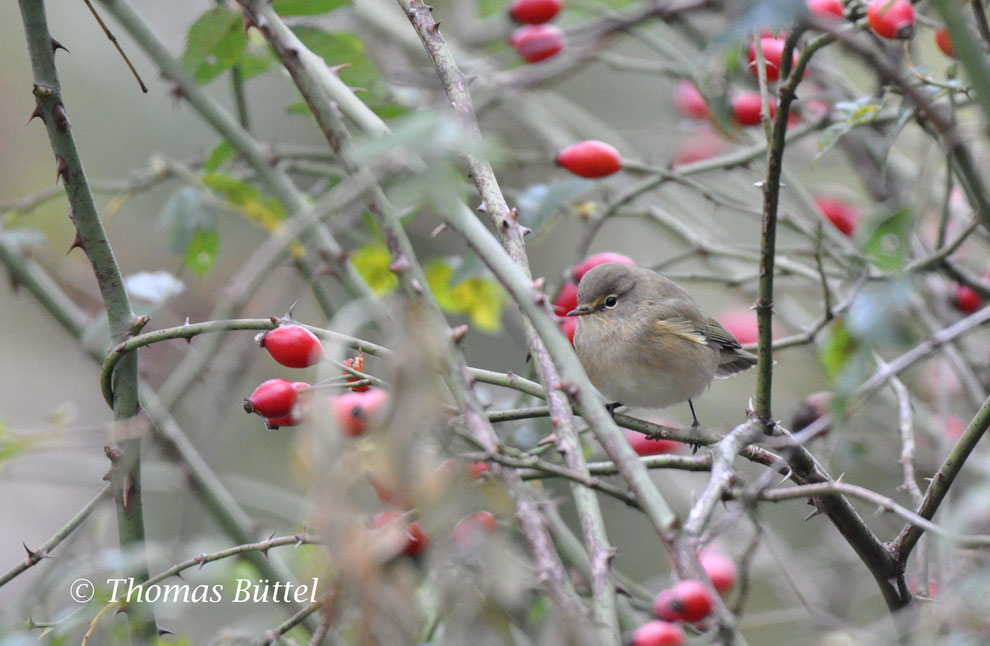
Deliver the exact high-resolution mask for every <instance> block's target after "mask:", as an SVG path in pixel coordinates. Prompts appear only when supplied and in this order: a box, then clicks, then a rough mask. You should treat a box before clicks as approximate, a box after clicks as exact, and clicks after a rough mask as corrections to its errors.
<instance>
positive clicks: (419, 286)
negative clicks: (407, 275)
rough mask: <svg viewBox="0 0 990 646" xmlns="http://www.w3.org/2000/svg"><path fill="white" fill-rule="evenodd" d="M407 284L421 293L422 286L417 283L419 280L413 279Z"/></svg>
mask: <svg viewBox="0 0 990 646" xmlns="http://www.w3.org/2000/svg"><path fill="white" fill-rule="evenodd" d="M409 285H410V287H412V289H413V291H414V292H416V293H417V294H422V293H423V286H422V285H420V284H419V281H418V280H416V279H413V280H412V281H411V282H410V283H409Z"/></svg>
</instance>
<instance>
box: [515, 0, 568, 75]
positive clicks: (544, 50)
mask: <svg viewBox="0 0 990 646" xmlns="http://www.w3.org/2000/svg"><path fill="white" fill-rule="evenodd" d="M563 6H564V3H563V2H562V0H514V1H513V3H512V4H511V5H510V6H509V16H511V17H512V19H513V20H515V21H516V22H519V23H522V26H521V27H519V28H518V29H516V30H515V31H513V32H512V35H510V36H509V44H510V45H511V46H512V47H514V48H515V50H516V52H518V53H519V57H520V58H522V59H523V60H524V61H526V62H527V63H538V62H540V61H542V60H546V59H548V58H550V57H551V56H556V55H557V54H559V53H560V50H562V49H564V32H562V31H561V30H560V28H559V27H555V26H554V25H551V24H549V22H550V21H551V20H553V18H554V16H556V15H557V14H558V13H559V12H560V10H561V9H562V8H563Z"/></svg>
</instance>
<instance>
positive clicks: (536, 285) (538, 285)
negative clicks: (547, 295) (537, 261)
mask: <svg viewBox="0 0 990 646" xmlns="http://www.w3.org/2000/svg"><path fill="white" fill-rule="evenodd" d="M546 285H547V279H546V277H544V276H540V277H539V278H537V279H536V280H534V281H533V289H538V290H540V291H543V288H544V287H546Z"/></svg>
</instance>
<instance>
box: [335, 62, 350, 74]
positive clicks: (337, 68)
mask: <svg viewBox="0 0 990 646" xmlns="http://www.w3.org/2000/svg"><path fill="white" fill-rule="evenodd" d="M350 66H351V64H350V63H341V64H340V65H331V66H330V71H331V72H332V73H333V74H334V75H335V76H340V72H341V70H346V69H347V68H348V67H350Z"/></svg>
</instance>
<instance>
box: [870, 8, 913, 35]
mask: <svg viewBox="0 0 990 646" xmlns="http://www.w3.org/2000/svg"><path fill="white" fill-rule="evenodd" d="M866 21H867V23H869V25H870V29H872V30H873V31H874V33H876V35H877V36H881V37H883V38H891V39H902V40H903V39H907V38H910V37H911V36H913V35H914V6H913V5H912V4H911V3H910V2H908V0H870V3H869V4H868V5H867V6H866Z"/></svg>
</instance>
